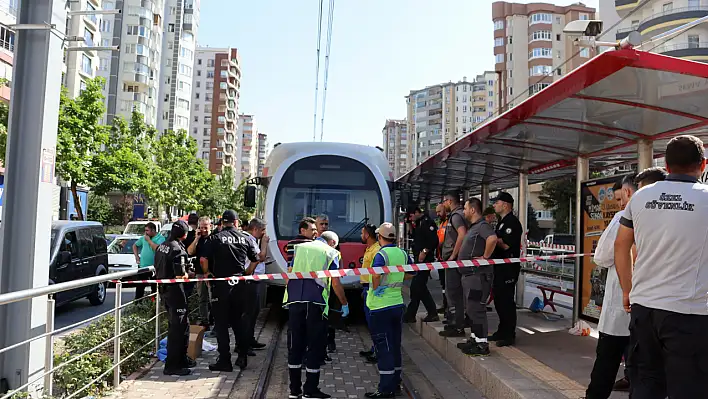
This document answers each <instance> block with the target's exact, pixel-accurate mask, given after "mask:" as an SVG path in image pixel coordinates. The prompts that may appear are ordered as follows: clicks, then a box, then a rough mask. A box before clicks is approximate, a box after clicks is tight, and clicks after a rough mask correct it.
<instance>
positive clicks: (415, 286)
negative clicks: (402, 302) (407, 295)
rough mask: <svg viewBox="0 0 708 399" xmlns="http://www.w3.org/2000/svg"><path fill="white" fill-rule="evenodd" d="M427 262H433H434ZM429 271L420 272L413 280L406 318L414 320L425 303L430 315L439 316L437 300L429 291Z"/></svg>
mask: <svg viewBox="0 0 708 399" xmlns="http://www.w3.org/2000/svg"><path fill="white" fill-rule="evenodd" d="M426 262H432V260H430V261H428V260H427V259H426ZM429 278H430V272H429V271H422V272H418V273H417V274H416V275H415V276H414V277H413V280H411V302H410V303H409V304H408V308H407V309H406V314H405V316H404V318H406V319H413V318H415V315H416V314H417V313H418V308H419V307H420V303H421V302H423V306H425V310H426V311H427V312H428V315H433V316H434V315H437V313H438V309H437V307H435V300H434V299H433V296H432V295H431V294H430V290H428V279H429Z"/></svg>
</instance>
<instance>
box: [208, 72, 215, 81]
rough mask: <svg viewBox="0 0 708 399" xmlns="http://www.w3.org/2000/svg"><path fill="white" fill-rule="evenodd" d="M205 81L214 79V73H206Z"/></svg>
mask: <svg viewBox="0 0 708 399" xmlns="http://www.w3.org/2000/svg"><path fill="white" fill-rule="evenodd" d="M207 79H214V71H207Z"/></svg>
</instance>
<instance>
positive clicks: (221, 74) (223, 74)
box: [219, 71, 227, 79]
mask: <svg viewBox="0 0 708 399" xmlns="http://www.w3.org/2000/svg"><path fill="white" fill-rule="evenodd" d="M226 73H227V72H226V71H220V72H219V77H221V78H222V79H226V77H227V75H226Z"/></svg>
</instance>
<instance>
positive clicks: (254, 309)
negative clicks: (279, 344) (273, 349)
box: [246, 218, 268, 356]
mask: <svg viewBox="0 0 708 399" xmlns="http://www.w3.org/2000/svg"><path fill="white" fill-rule="evenodd" d="M265 228H266V223H265V221H263V220H262V219H258V218H253V219H251V221H250V222H249V223H248V227H246V233H247V237H246V238H247V239H248V240H250V241H251V243H252V244H253V245H254V246H255V247H257V248H259V253H258V260H259V262H258V263H257V265H255V267H254V265H251V263H250V261H249V262H248V263H247V264H246V270H251V269H253V273H252V274H265V259H266V255H267V252H266V249H267V248H268V236H267V235H265ZM259 240H260V243H259V242H258V241H259ZM248 284H249V285H250V286H251V288H252V290H253V291H252V294H251V295H252V296H251V298H253V299H255V301H254V302H253V305H252V306H251V307H249V321H250V323H251V331H255V330H254V329H255V327H256V321H257V320H258V313H260V310H261V301H260V294H261V292H260V291H261V287H262V283H261V282H260V281H249V282H248ZM265 347H266V344H264V343H261V342H258V340H256V337H255V334H254V337H253V340H252V342H251V349H256V350H258V349H263V348H265ZM249 355H250V356H254V355H255V353H253V352H252V351H249Z"/></svg>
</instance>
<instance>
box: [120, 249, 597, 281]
mask: <svg viewBox="0 0 708 399" xmlns="http://www.w3.org/2000/svg"><path fill="white" fill-rule="evenodd" d="M589 255H592V254H567V255H550V256H526V257H523V258H507V259H474V260H458V261H448V262H429V263H414V264H410V265H400V266H384V267H372V268H368V269H365V268H357V269H339V270H323V271H317V272H310V273H274V274H254V275H251V276H233V277H222V278H215V277H197V278H190V279H162V280H130V281H125V282H126V283H131V284H134V283H138V284H155V283H159V284H174V283H192V282H198V281H242V280H248V281H260V280H300V279H306V278H325V277H346V276H367V275H372V274H388V273H400V272H419V271H426V270H438V269H456V268H462V267H479V266H487V265H500V264H508V263H521V262H533V261H537V260H557V259H563V258H579V257H582V256H589ZM113 282H116V281H115V280H114V281H113Z"/></svg>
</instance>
